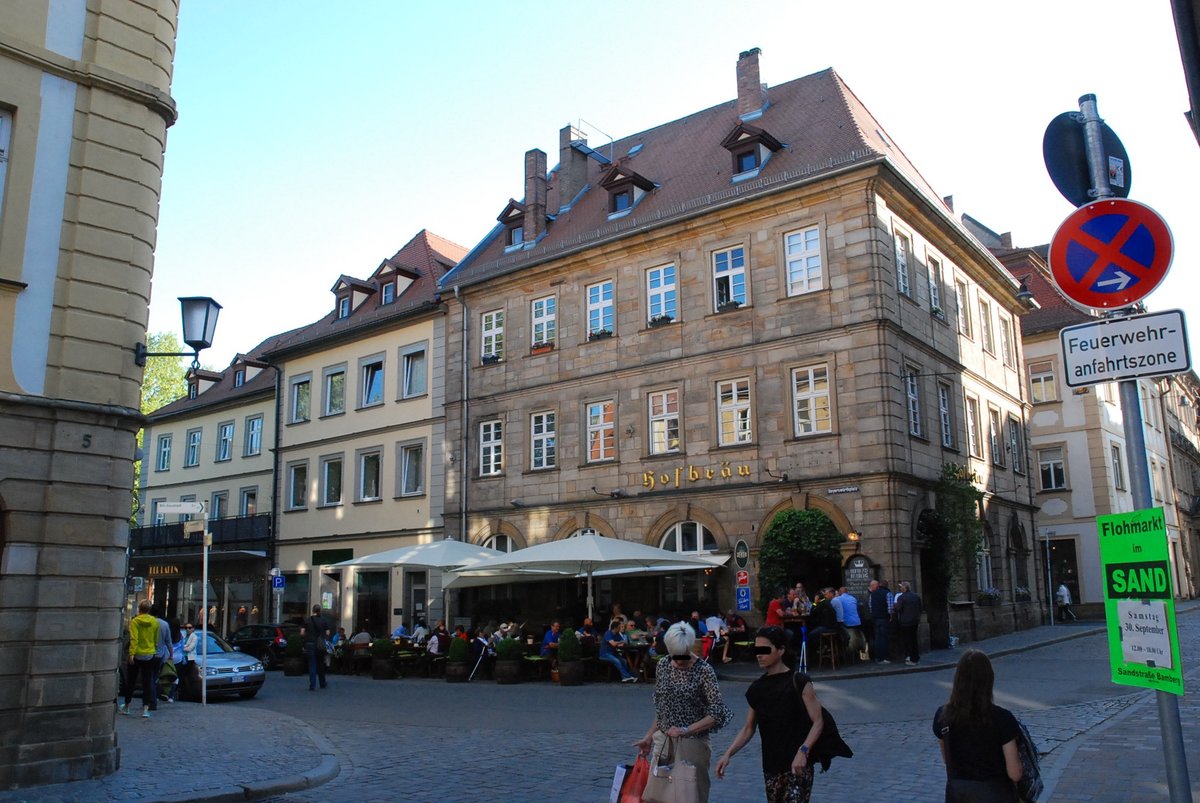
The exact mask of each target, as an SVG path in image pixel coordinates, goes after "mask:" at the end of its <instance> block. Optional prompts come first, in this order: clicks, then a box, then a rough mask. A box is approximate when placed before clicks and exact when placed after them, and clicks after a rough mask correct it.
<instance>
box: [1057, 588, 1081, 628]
mask: <svg viewBox="0 0 1200 803" xmlns="http://www.w3.org/2000/svg"><path fill="white" fill-rule="evenodd" d="M1054 596H1056V597H1058V621H1060V622H1065V621H1067V617H1068V616H1070V617H1071V621H1072V622H1074V621H1075V620H1077V619H1078V618H1079V617H1077V616H1076V615H1075V611H1073V610H1071V589H1069V588H1067V584H1066V583H1059V584H1058V591H1056V592H1054Z"/></svg>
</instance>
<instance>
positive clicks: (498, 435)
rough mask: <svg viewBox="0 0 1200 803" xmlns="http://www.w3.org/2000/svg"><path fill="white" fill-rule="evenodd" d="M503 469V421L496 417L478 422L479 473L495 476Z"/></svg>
mask: <svg viewBox="0 0 1200 803" xmlns="http://www.w3.org/2000/svg"><path fill="white" fill-rule="evenodd" d="M502 471H504V422H503V421H501V420H500V419H498V418H494V419H490V420H488V421H481V422H480V423H479V475H480V476H481V477H495V476H498V475H499V474H500V473H501V472H502Z"/></svg>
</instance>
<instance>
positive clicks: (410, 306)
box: [261, 229, 467, 360]
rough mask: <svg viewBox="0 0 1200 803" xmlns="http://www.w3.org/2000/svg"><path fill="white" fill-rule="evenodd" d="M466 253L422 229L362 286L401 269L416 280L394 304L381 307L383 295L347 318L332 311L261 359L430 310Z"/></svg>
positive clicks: (286, 337)
mask: <svg viewBox="0 0 1200 803" xmlns="http://www.w3.org/2000/svg"><path fill="white" fill-rule="evenodd" d="M466 251H467V249H465V248H463V247H462V246H461V245H456V244H454V243H452V242H450V241H449V240H447V239H445V238H444V237H439V236H438V235H436V234H433V233H432V232H430V231H428V230H426V229H422V230H421V231H420V232H419V233H418V234H417V235H416V236H415V237H413V238H412V239H411V240H409V241H408V243H406V244H405V245H404V246H403V247H402V248H401V249H400V250H399V251H397V252H396V253H395V255H393V256H392V257H391V258H389V259H387V260H384V261H383V262H382V263H381V264H380V265H379V267H378V268H376V270H375V273H372V274H371V278H370V279H367V280H366V281H365V282H364V283H365V284H367V285H371V286H373V285H374V280H375V278H376V276H377V275H378V273H379V272H380V270H382V269H384V268H389V269H390V268H393V267H399V268H402V269H404V271H405V273H406V275H412V276H415V277H416V278H414V279H413V282H412V284H410V285H409V286H408V288H406V289H405V290H404V292H403V293H400V295H398V296H397V297H396V300H395V301H393V302H392V303H391V304H384V303H382V302H383V295H382V293H376V294H375V296H374V297H373V298H371V299H368V300H367V301H366V302H364V303H363V304H362V305H360V306H359V307H358V308H357V309H355V310H354V311H353V312H352V313H351V314H350V315H349V316H348V317H346V318H339V317H338V316H337V310H335V309H331V310H330V311H329V313H328V314H327V315H325V316H324V317H323V318H321V319H320V320H318V321H315V322H313V323H310V324H309V325H308V326H302V327H300V328H299V329H293V330H292V331H291V332H288V333H287V334H285V335H281V336H279V340H278V342H276V343H275V344H273V345H272V346H271V347H270V348H267V349H264V350H263V351H262V352H261V354H262V356H263V357H264V358H266V359H268V360H273V359H278V358H279V357H281V356H284V355H287V354H292V353H295V352H297V351H301V350H304V349H306V348H309V347H311V346H313V345H314V344H317V343H322V342H325V341H327V340H329V339H337V338H340V337H346V336H350V335H352V334H354V333H358V332H361V331H362V330H364V329H369V328H371V327H374V326H377V325H379V324H382V323H385V322H387V321H391V320H393V319H396V318H402V317H404V316H405V315H407V314H410V313H412V312H414V311H415V310H419V309H423V308H428V307H430V306H432V305H433V304H434V303H435V298H434V297H435V296H436V295H437V293H438V286H437V281H438V279H440V278H441V277H442V276H443V275H444V274H445V273H446V271H448V270H450V269H451V268H453V267H454V266H455V265H456V264H458V261H459V260H460V259H462V257H463V255H464V254H466ZM344 278H348V277H344ZM353 281H358V280H353Z"/></svg>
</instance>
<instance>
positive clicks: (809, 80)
mask: <svg viewBox="0 0 1200 803" xmlns="http://www.w3.org/2000/svg"><path fill="white" fill-rule="evenodd" d="M767 98H768V101H769V105H768V106H767V107H766V109H765V111H763V113H762V115H761V116H760V117H757V118H756V119H754V120H753V126H754V127H755V128H757V129H761V130H762V131H765V132H767V133H768V134H770V135H771V136H772V137H774V138H775V139H777V140H779V141H780V142H782V143H783V144H784V146H785V147H784V148H782V149H781V150H778V151H776V152H774V153H772V154H771V156H770V158H769V159H768V160H767V161H766V163H765V164H764V165H762V167H761V168H760V170H759V173H758V175H757V176H755V177H754V178H750V179H747V180H744V181H738V182H734V181H733V180H732V178H733V175H734V169H733V160H732V158H731V156H730V152H729V151H728V150H726V149H725V147H723V145H722V142H723V140H725V138H726V136H727V135H728V134H729V133H730V132H731V131H733V130H734V128H735V127H736V126H738V125H739V124H740V122H741V121H740V120H739V119H738V115H737V101H736V100H731V101H729V102H727V103H722V104H720V105H718V106H713V107H712V108H709V109H705V110H704V111H700V112H697V113H695V114H692V115H689V116H687V117H683V118H681V119H679V120H675V121H673V122H670V123H666V124H664V125H661V126H658V127H656V128H651V129H649V130H647V131H643V132H641V133H639V134H634V135H632V136H628V137H625V138H623V139H619V140H617V141H615V142H614V143H612V144H611V145H603V146H599V147H596V148H595V149H594V151H595V152H596V153H599V154H600V155H602V156H603V157H605V161H603V162H602V161H601V160H599V159H596V158H594V157H591V156H589V157H588V158H587V185H588V189H587V191H586V192H584V193H583V194H582V195H581V196H579V197H578V198H577V199H575V202H574V204H573V205H571V206H570V207H569V208H566V209H564V208H563V207H564V206H566V205H567V204H569V203H571V201H572V199H571V198H563V197H560V193H559V186H560V184H561V171H562V169H563V167H564V166H563V165H561V164H560V165H559V166H558V167H557V168H555V170H553V171H551V172H550V179H549V186H548V192H547V203H546V210H547V215H548V217H549V218H550V220H549V223H548V225H547V231H546V234H545V236H544V237H542V238H541V239H540V240H538V241H536V243H534V244H530V243H526V247H524V248H521V249H519V250H515V251H512V252H506V250H505V249H506V245H507V243H506V241H505V238H504V237H502V236H499V235H500V234H502V233H503V231H504V226H503V225H500V226H497V227H496V228H495V229H493V231H492V232H491V233H490V234H489V235H488V236H487V237H485V238H484V240H483V241H482V242H480V243H479V244H478V245H477V246H476V247H475V249H474V250H472V252H471V253H470V254H469V255H467V256H466V257H465V258H464V259H463V261H462V262H461V263H460V264H459V266H458V267H457V268H456V269H455V270H453V271H451V273H450V274H449V275H448V276H447V277H446V278H445V279H443V281H442V284H443V286H449V285H457V284H462V285H464V286H465V285H469V284H472V283H474V282H476V281H481V280H483V279H485V278H488V277H490V276H494V275H499V274H502V273H505V272H508V271H509V270H513V269H515V268H518V267H520V266H522V265H526V264H529V263H533V262H537V261H541V260H542V259H545V258H549V257H552V256H555V255H560V254H565V253H569V252H570V251H571V250H573V249H574V248H577V247H580V246H586V245H589V244H593V243H596V242H599V241H603V240H607V239H610V238H619V237H621V236H623V235H624V234H625V233H628V232H633V231H636V230H638V229H640V228H642V227H644V226H647V225H656V224H663V223H666V222H668V221H671V220H675V219H683V218H686V217H688V216H690V215H693V214H695V213H697V212H702V211H704V210H707V209H709V208H712V207H715V206H718V205H721V204H723V203H726V202H728V201H730V200H734V199H740V198H746V197H751V196H754V195H756V194H763V193H766V192H771V191H774V190H776V189H779V188H782V187H786V186H789V185H791V184H795V183H799V182H803V181H807V180H811V179H812V178H814V177H816V176H819V175H820V174H822V173H825V172H828V171H831V170H835V169H838V168H841V167H843V166H846V165H851V164H854V163H860V162H872V161H880V160H883V159H886V160H888V161H889V162H891V163H892V164H893V165H894V166H895V167H896V169H897V170H898V171H899V172H900V173H902V174H903V175H905V176H907V178H908V180H909V181H910V182H911V183H912V184H913V185H914V186H915V187H916V188H917V189H918V191H919V192H921V193H922V194H923V195H925V196H926V197H927V200H928V201H929V202H930V203H931V204H934V205H936V206H938V207H941V208H943V209H945V205H944V204H943V202H942V201H941V199H940V197H939V196H938V195H937V193H936V192H934V190H933V188H932V187H930V186H929V185H928V183H927V182H926V181H925V179H924V178H923V177H922V176H921V174H920V172H919V171H918V170H917V169H916V167H915V166H914V165H913V164H912V163H911V162H910V161H909V160H908V158H907V157H906V156H905V155H904V153H903V152H902V151H901V150H900V149H899V147H898V146H897V145H896V144H895V142H893V141H892V139H891V137H889V136H887V135H886V133H885V132H884V129H883V126H882V125H881V124H880V123H879V121H878V120H876V119H875V118H874V117H873V116H872V115H871V113H870V112H869V111H867V109H866V107H864V106H863V104H862V103H861V102H860V101H859V99H858V97H857V96H855V94H854V93H853V92H852V91H851V90H850V89H849V87H847V86H846V84H845V82H844V81H843V80H842V79H841V77H840V76H839V75H838V74H837V73H836V72H834V71H833V70H832V69H826V70H823V71H821V72H818V73H814V74H812V75H809V76H805V77H803V78H797V79H795V80H793V81H789V82H787V83H784V84H780V85H778V86H774V87H771V88H770V89H768V90H767ZM584 150H587V149H584ZM610 163H620V164H621V165H622V166H623V167H625V168H627V169H628V170H633V171H636V172H637V173H638V174H639V175H641V176H644V177H646V178H647V179H649V180H650V181H652V182H654V183H655V184H656V185H657V186H656V188H655V189H653V190H652V191H650V192H648V193H647V194H646V195H645V197H643V198H642V199H641V200H640V202H639V203H637V205H636V206H635V207H634V208H633V209H632V210H630V211H629V212H628V213H627V214H624V215H621V216H618V217H613V218H612V219H610V217H609V213H610V208H609V203H608V196H607V193H606V192H605V191H604V190H603V189H601V188H600V186H599V184H600V179H601V177H602V175H603V174H604V173H606V172H607V171H608V170H609V169H610V168H609V164H610ZM529 201H530V199H529V198H526V199H525V202H526V203H528V202H529ZM504 203H505V202H504V201H501V202H499V203H497V205H496V208H497V211H499V210H500V209H501V208H502V207H503V205H504ZM526 237H529V234H528V232H527V233H526Z"/></svg>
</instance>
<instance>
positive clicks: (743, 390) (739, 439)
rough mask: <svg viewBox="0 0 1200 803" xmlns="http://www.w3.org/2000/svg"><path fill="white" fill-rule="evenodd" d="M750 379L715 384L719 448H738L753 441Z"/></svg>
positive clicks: (726, 380) (740, 378) (739, 378)
mask: <svg viewBox="0 0 1200 803" xmlns="http://www.w3.org/2000/svg"><path fill="white" fill-rule="evenodd" d="M750 402H751V399H750V378H749V377H745V376H743V377H738V378H737V379H723V380H721V381H720V382H717V433H718V436H717V437H718V443H719V444H720V445H721V446H738V445H740V444H744V443H751V442H753V440H754V426H753V423H752V416H751V413H752V410H751V404H750Z"/></svg>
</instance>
